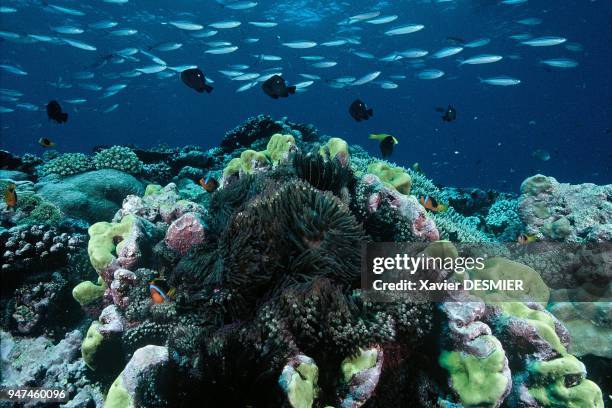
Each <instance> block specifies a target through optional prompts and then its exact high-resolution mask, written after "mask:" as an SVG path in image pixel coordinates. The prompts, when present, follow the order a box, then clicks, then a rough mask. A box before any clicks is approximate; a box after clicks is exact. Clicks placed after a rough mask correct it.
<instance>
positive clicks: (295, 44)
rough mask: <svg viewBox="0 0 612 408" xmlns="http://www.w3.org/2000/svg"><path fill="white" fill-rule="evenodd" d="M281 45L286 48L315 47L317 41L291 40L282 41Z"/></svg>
mask: <svg viewBox="0 0 612 408" xmlns="http://www.w3.org/2000/svg"><path fill="white" fill-rule="evenodd" d="M283 45H284V46H285V47H288V48H296V49H305V48H312V47H316V46H317V43H316V42H314V41H293V42H286V43H283Z"/></svg>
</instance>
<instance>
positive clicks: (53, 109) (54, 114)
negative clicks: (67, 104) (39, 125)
mask: <svg viewBox="0 0 612 408" xmlns="http://www.w3.org/2000/svg"><path fill="white" fill-rule="evenodd" d="M47 116H49V119H52V120H54V121H56V122H57V123H66V122H67V121H68V114H67V113H65V112H62V107H61V106H60V104H59V103H58V102H57V101H55V100H54V101H51V102H49V103H48V104H47Z"/></svg>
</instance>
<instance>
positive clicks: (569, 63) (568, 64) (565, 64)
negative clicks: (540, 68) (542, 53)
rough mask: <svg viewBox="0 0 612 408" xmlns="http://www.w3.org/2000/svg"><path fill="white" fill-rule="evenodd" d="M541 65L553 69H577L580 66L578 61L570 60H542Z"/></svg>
mask: <svg viewBox="0 0 612 408" xmlns="http://www.w3.org/2000/svg"><path fill="white" fill-rule="evenodd" d="M540 63H541V64H544V65H548V66H549V67H553V68H575V67H577V66H578V61H575V60H573V59H569V58H551V59H546V60H542V61H540Z"/></svg>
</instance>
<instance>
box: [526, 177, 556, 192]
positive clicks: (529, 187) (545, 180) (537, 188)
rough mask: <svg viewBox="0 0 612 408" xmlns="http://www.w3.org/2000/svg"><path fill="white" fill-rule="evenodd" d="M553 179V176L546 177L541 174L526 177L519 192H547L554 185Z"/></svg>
mask: <svg viewBox="0 0 612 408" xmlns="http://www.w3.org/2000/svg"><path fill="white" fill-rule="evenodd" d="M553 180H554V179H553V178H551V177H546V176H544V175H542V174H536V175H535V176H531V177H528V178H526V179H525V181H523V183H522V184H521V193H522V194H526V195H532V196H534V195H538V194H540V193H549V192H551V191H552V189H553V187H554V185H553Z"/></svg>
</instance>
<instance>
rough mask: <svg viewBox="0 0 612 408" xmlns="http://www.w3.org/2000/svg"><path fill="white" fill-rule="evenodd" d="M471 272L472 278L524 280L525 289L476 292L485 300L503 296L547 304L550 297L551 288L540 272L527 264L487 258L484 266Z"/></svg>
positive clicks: (498, 258) (497, 298) (497, 280)
mask: <svg viewBox="0 0 612 408" xmlns="http://www.w3.org/2000/svg"><path fill="white" fill-rule="evenodd" d="M469 274H470V278H471V279H482V280H491V281H494V282H500V281H505V280H515V279H516V280H520V281H522V282H523V290H507V291H495V290H489V291H486V292H483V291H478V292H474V294H475V295H476V296H479V297H481V298H482V299H483V300H485V301H488V300H493V299H496V300H500V298H501V299H505V300H524V301H534V302H540V303H542V304H544V305H546V304H547V303H548V299H549V298H550V290H549V289H548V286H546V283H544V281H543V280H542V278H541V277H540V274H538V273H537V272H536V271H535V270H533V269H531V268H530V267H529V266H527V265H523V264H522V263H519V262H514V261H511V260H509V259H506V258H502V257H492V258H487V259H486V260H485V261H484V268H482V269H479V268H475V269H471V270H470V271H469ZM530 310H531V309H530Z"/></svg>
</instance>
